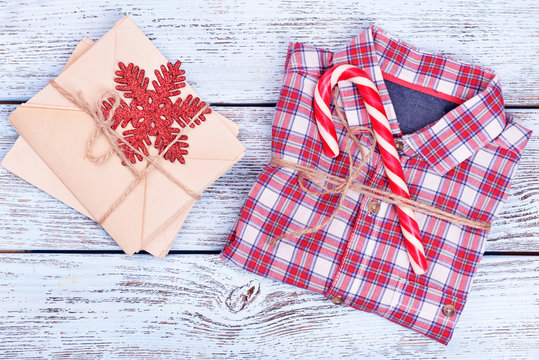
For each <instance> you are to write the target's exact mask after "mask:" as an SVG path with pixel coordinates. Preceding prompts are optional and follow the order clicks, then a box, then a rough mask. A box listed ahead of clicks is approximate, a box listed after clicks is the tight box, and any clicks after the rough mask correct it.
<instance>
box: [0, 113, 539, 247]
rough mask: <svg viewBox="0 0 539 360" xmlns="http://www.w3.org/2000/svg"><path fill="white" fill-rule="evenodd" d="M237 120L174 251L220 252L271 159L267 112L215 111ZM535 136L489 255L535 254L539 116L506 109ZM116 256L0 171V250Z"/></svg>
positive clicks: (59, 207) (6, 142)
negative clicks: (236, 150) (225, 156)
mask: <svg viewBox="0 0 539 360" xmlns="http://www.w3.org/2000/svg"><path fill="white" fill-rule="evenodd" d="M14 108H15V105H0V158H3V157H4V156H5V154H6V152H7V151H8V150H9V148H11V146H12V144H13V142H14V141H15V139H16V137H17V134H16V132H15V130H13V129H12V128H11V126H10V125H9V123H8V122H7V116H8V114H9V113H10V112H11V111H12V110H13V109H14ZM216 110H217V111H219V112H221V113H223V114H224V115H225V116H227V117H229V118H231V119H233V120H234V121H237V122H238V123H239V124H240V126H241V130H240V135H239V136H240V140H241V141H242V142H243V143H244V144H245V146H246V148H247V154H246V156H245V158H244V159H243V160H242V161H241V162H240V163H239V164H237V165H236V166H235V167H234V168H233V169H232V170H231V171H229V172H228V173H227V174H226V175H225V176H223V177H222V178H221V179H219V180H218V181H217V182H216V183H215V184H214V185H212V186H211V187H210V188H208V189H207V190H206V191H205V192H204V194H203V197H202V200H201V201H199V202H198V203H197V204H196V205H195V207H194V208H193V210H192V211H191V213H190V215H189V218H188V219H187V221H186V223H185V224H184V227H183V228H182V230H181V232H180V234H179V235H178V238H177V239H176V243H175V244H174V247H173V249H176V250H186V249H189V250H194V249H203V250H218V249H221V248H222V246H223V243H224V239H225V237H226V234H227V233H228V232H229V231H230V229H231V227H232V224H233V222H234V220H235V219H236V216H237V214H238V212H239V209H240V207H241V206H242V204H243V201H245V197H246V196H247V194H248V192H249V190H250V188H251V186H252V184H253V183H254V182H255V180H256V177H257V175H258V173H259V172H260V170H261V169H262V167H263V166H264V165H265V164H266V163H267V162H268V160H269V156H270V154H269V152H270V145H271V140H270V137H271V123H272V120H273V113H274V109H273V108H256V107H216ZM511 112H512V113H513V114H515V115H516V116H518V117H519V118H521V119H523V120H524V121H525V123H526V125H527V126H528V127H529V128H531V129H532V130H534V135H533V138H532V139H531V140H530V143H529V145H528V148H527V149H526V150H525V153H524V155H523V159H522V161H521V163H520V166H519V168H518V172H517V175H516V179H515V182H514V185H513V188H512V190H511V195H510V197H509V199H508V201H507V203H506V205H505V206H504V208H503V210H502V212H501V214H500V216H499V217H498V219H497V220H496V221H495V223H494V226H493V228H492V231H491V234H490V240H491V241H490V242H489V244H488V245H487V250H491V251H494V250H496V251H539V243H538V242H537V241H536V240H537V238H538V237H539V217H538V211H539V208H538V204H539V183H538V182H537V173H538V172H539V164H538V163H537V161H536V159H537V158H538V156H539V110H518V111H516V110H511ZM57 248H60V249H80V250H82V249H93V250H96V249H109V250H110V249H119V248H118V247H117V246H116V244H115V243H114V242H113V241H112V240H111V239H110V237H109V236H108V235H107V234H106V233H105V232H104V231H103V230H102V229H101V228H99V227H98V226H97V225H96V224H95V223H94V222H93V221H91V220H89V219H88V218H86V217H84V216H82V215H80V214H78V213H77V212H75V211H74V210H72V209H71V208H69V207H67V206H65V205H64V204H62V203H60V202H59V201H57V200H55V199H54V198H52V197H50V196H49V195H47V194H45V193H43V192H41V191H40V190H38V189H36V188H34V187H33V186H32V185H30V184H28V183H26V182H25V181H23V180H21V179H19V178H17V177H16V176H14V175H12V174H10V173H8V172H7V171H6V170H5V169H3V168H0V249H4V250H5V249H10V250H14V249H18V250H21V249H22V250H25V249H26V250H29V249H57Z"/></svg>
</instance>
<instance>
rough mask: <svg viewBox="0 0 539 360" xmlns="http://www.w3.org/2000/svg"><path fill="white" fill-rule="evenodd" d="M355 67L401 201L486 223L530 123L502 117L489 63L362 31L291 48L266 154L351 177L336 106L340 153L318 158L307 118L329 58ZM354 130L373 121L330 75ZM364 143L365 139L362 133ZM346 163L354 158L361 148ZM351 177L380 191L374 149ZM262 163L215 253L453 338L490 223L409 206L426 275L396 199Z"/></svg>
mask: <svg viewBox="0 0 539 360" xmlns="http://www.w3.org/2000/svg"><path fill="white" fill-rule="evenodd" d="M338 64H352V65H356V66H358V67H360V68H362V69H364V70H365V71H366V72H367V73H368V74H369V76H370V77H371V79H372V80H373V82H374V83H375V84H376V87H377V89H378V91H379V93H380V96H381V98H382V101H383V104H384V109H385V111H386V113H387V116H388V120H389V122H390V125H391V130H392V133H393V135H394V139H395V142H396V145H397V149H398V150H399V155H400V158H401V162H402V165H403V168H404V174H405V178H406V179H407V185H408V188H409V190H410V194H411V198H412V199H413V200H416V201H418V202H421V203H424V204H426V205H429V206H434V207H436V208H438V209H440V210H443V211H444V212H447V213H450V214H455V215H458V216H459V217H463V218H466V219H470V220H473V221H477V222H481V223H484V224H487V225H488V224H490V223H492V221H493V219H494V217H495V215H496V214H497V213H498V211H499V210H500V208H501V206H502V204H503V202H504V201H505V199H506V198H507V195H508V191H509V187H510V182H511V179H512V177H513V174H514V172H515V166H516V164H517V162H518V161H519V159H520V156H521V152H522V150H523V149H524V147H525V145H526V143H527V141H528V139H529V137H530V135H531V132H530V131H529V130H527V129H526V128H524V127H523V126H522V125H520V124H519V123H517V122H516V121H515V120H514V119H513V117H512V116H511V115H509V114H507V113H505V110H504V105H503V98H502V92H501V88H500V83H499V79H498V76H497V75H496V74H495V73H494V72H493V71H491V70H489V69H486V68H483V67H479V66H475V65H470V64H466V63H463V62H460V61H456V60H453V59H450V58H448V57H445V56H442V55H436V54H431V53H428V52H424V51H421V50H418V49H416V48H414V47H412V46H410V45H408V44H406V43H404V42H402V41H400V40H398V39H397V38H395V37H393V36H391V35H389V34H388V33H386V32H385V31H383V30H382V29H380V28H378V27H376V26H371V27H370V28H369V29H367V30H365V31H363V32H362V33H361V34H360V35H359V36H357V37H356V38H355V39H353V40H352V41H351V42H350V43H348V44H346V45H345V46H344V47H343V48H341V49H340V50H338V51H337V52H334V53H333V52H331V51H328V50H324V49H319V48H315V47H311V46H306V45H302V44H298V43H295V44H291V45H290V47H289V50H288V54H287V58H286V65H285V75H284V81H283V86H282V90H281V93H280V98H279V101H278V103H277V108H276V114H275V120H274V124H273V131H272V136H273V139H272V157H274V158H278V159H282V160H286V161H288V162H292V163H296V164H299V165H302V166H309V167H311V168H313V169H316V170H318V171H322V172H324V173H328V174H331V175H335V176H339V177H343V178H344V177H346V176H348V169H349V164H348V152H347V148H346V146H345V144H344V137H345V133H346V131H345V129H344V127H343V126H342V124H341V123H340V122H339V120H338V118H337V116H336V112H335V109H334V107H332V111H333V115H334V120H335V124H336V127H337V135H338V138H339V140H340V141H339V144H340V155H339V156H338V157H337V158H335V159H331V158H329V157H327V156H326V155H324V153H323V150H322V142H321V140H320V137H319V135H318V131H317V128H316V123H315V121H314V114H313V94H314V89H315V86H316V83H317V81H318V79H319V78H320V76H321V75H322V74H323V73H324V72H325V71H326V70H328V69H329V68H331V67H332V66H333V65H338ZM339 88H340V90H339V94H340V96H339V98H340V100H339V102H338V104H337V106H341V107H342V108H343V109H344V113H345V115H346V118H347V121H348V123H349V124H350V126H370V121H369V117H368V114H367V112H366V110H365V107H364V104H363V102H362V100H361V96H360V95H359V92H358V90H357V89H356V87H355V86H354V85H353V84H351V83H350V82H346V81H345V82H341V83H340V84H339ZM358 137H359V141H360V143H361V145H362V147H364V148H365V149H368V148H369V146H370V144H372V138H371V137H370V136H369V135H368V134H365V133H362V134H359V135H358ZM350 149H351V150H350V151H351V152H352V154H351V155H352V158H353V159H354V162H355V163H356V164H358V163H359V162H360V161H361V155H360V151H359V149H358V148H357V146H355V145H353V146H351V147H350ZM356 181H357V182H359V183H362V184H365V185H368V186H370V187H373V188H377V189H381V190H385V191H389V188H388V181H387V177H386V175H385V172H384V167H383V164H382V161H381V157H380V152H379V150H378V148H376V149H375V152H374V154H373V155H372V157H370V158H369V159H368V161H367V162H366V164H365V165H364V166H363V167H362V170H361V173H360V175H359V176H358V177H357V179H356ZM304 182H305V186H306V187H307V189H312V190H313V191H312V192H311V191H308V192H306V191H304V190H302V189H301V188H300V186H299V185H298V173H297V171H294V170H292V169H290V168H288V167H278V166H276V165H274V164H272V163H270V164H268V165H267V166H265V167H264V169H263V171H262V173H261V174H260V175H259V177H258V180H257V182H256V183H255V185H254V187H253V188H252V190H251V192H250V194H249V196H248V198H247V200H246V202H245V205H244V206H243V208H242V209H241V212H240V214H239V218H238V220H237V222H236V224H235V226H234V228H233V230H232V232H231V234H230V236H229V238H228V243H227V245H226V246H225V248H224V250H223V252H222V254H221V256H222V257H223V258H225V259H229V260H230V261H232V262H233V263H235V264H237V265H239V266H241V267H242V268H244V269H246V270H248V271H251V272H253V273H256V274H260V275H263V276H267V277H271V278H274V279H277V280H281V281H283V282H287V283H290V284H293V285H296V286H299V287H302V288H305V289H309V290H313V291H316V292H319V293H322V294H324V295H325V296H326V297H327V298H329V299H331V300H332V301H333V303H335V304H346V305H349V306H352V307H354V308H356V309H359V310H363V311H368V312H373V313H376V314H378V315H380V316H383V317H385V318H387V319H389V320H391V321H393V322H395V323H398V324H400V325H402V326H405V327H407V328H410V329H413V330H415V331H417V332H419V333H421V334H424V335H426V336H428V337H430V338H432V339H435V340H437V341H439V342H441V343H444V344H447V343H448V342H449V340H450V339H451V336H452V334H453V330H454V327H455V324H456V322H457V320H458V319H459V317H460V315H461V313H462V310H463V307H464V304H465V302H466V298H467V295H468V291H469V289H470V286H471V283H472V278H473V275H474V273H475V272H476V270H477V266H478V264H479V261H480V259H481V257H482V255H483V253H484V250H485V243H486V238H487V234H488V230H485V229H477V228H473V227H471V226H468V225H460V224H458V223H455V222H452V221H448V220H445V219H441V218H440V217H436V216H431V215H427V214H424V213H421V212H417V214H416V215H417V220H418V223H419V228H420V231H421V236H422V237H421V241H422V243H423V245H424V247H425V253H426V258H427V264H428V270H427V273H426V274H425V275H421V276H416V275H415V274H414V273H413V271H412V269H411V267H410V264H409V260H408V257H407V252H406V248H405V246H404V243H403V236H402V233H401V230H400V226H399V220H398V217H397V213H396V210H395V207H394V206H393V205H391V204H389V203H387V202H384V201H380V200H377V199H374V198H372V197H370V196H368V195H361V194H359V193H357V192H355V191H353V190H350V191H348V192H347V193H346V194H345V195H344V196H345V199H344V202H343V204H342V206H341V207H340V208H339V209H338V212H337V214H336V216H335V218H334V219H333V220H332V221H331V222H330V223H329V224H328V225H327V226H325V227H324V228H323V229H321V230H319V231H317V232H313V233H310V234H305V235H302V236H299V237H287V238H284V239H282V240H280V241H279V242H277V244H276V245H275V246H270V241H271V239H273V238H275V237H278V236H280V235H283V234H286V233H289V232H293V231H298V230H302V229H305V228H310V227H314V226H316V225H317V224H320V223H321V222H323V221H324V220H325V219H327V218H328V217H330V216H331V215H332V213H333V211H335V209H336V208H337V204H338V202H339V195H338V194H331V193H330V194H321V195H317V194H316V191H317V190H319V189H318V186H317V185H316V184H314V183H313V182H311V181H309V180H304Z"/></svg>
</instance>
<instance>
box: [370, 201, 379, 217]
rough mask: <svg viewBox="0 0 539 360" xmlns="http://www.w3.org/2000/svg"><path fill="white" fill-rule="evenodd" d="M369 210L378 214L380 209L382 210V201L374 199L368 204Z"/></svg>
mask: <svg viewBox="0 0 539 360" xmlns="http://www.w3.org/2000/svg"><path fill="white" fill-rule="evenodd" d="M367 210H369V212H370V213H372V214H378V211H380V203H379V202H378V201H376V200H372V201H371V202H370V203H369V204H368V205H367Z"/></svg>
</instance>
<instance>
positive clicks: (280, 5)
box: [0, 0, 539, 359]
mask: <svg viewBox="0 0 539 360" xmlns="http://www.w3.org/2000/svg"><path fill="white" fill-rule="evenodd" d="M91 3H94V2H89V1H74V0H68V1H46V2H45V1H42V2H32V1H24V2H22V1H21V2H19V1H0V158H3V156H4V155H5V154H6V152H7V151H8V150H9V148H10V147H11V146H12V144H13V142H14V141H15V139H16V137H17V134H16V132H15V131H14V130H13V129H12V128H11V127H10V125H9V124H8V121H7V117H8V115H9V114H10V112H11V111H13V109H14V108H15V107H16V106H17V105H18V104H19V103H20V102H23V101H25V100H27V99H28V98H30V97H31V96H32V95H33V94H34V93H36V92H37V91H38V90H39V89H41V88H42V87H43V86H44V85H45V84H46V83H47V81H48V80H49V79H51V78H54V77H55V76H56V75H57V74H58V73H59V71H60V70H61V68H62V66H63V64H64V63H65V62H66V60H67V58H68V56H69V54H70V53H71V51H72V50H73V48H74V46H75V44H76V43H77V42H78V41H79V40H80V39H81V38H82V37H83V36H88V37H90V38H92V39H98V38H99V37H101V36H102V35H103V34H104V33H105V32H106V31H107V30H108V29H109V28H110V27H111V26H112V25H113V24H114V23H115V22H116V21H117V20H119V19H120V18H121V17H122V16H123V15H124V14H127V15H130V16H132V17H133V19H134V20H135V21H136V22H137V24H138V25H139V26H140V27H141V28H142V30H143V31H144V32H145V33H146V34H147V35H148V36H149V37H150V38H151V39H152V40H153V41H154V42H155V44H156V45H157V47H158V48H159V49H160V50H161V51H162V52H163V53H164V54H165V56H167V57H168V58H169V59H171V60H173V59H181V60H182V61H183V62H184V65H183V66H184V67H185V68H186V70H187V71H188V76H189V81H190V82H191V84H192V85H193V86H194V87H195V88H196V89H197V91H198V92H199V93H200V94H201V96H202V97H203V98H204V99H206V100H208V101H209V102H211V103H213V104H214V105H215V109H216V110H218V111H220V112H222V113H223V114H225V115H226V116H228V117H230V118H231V119H233V120H235V121H237V122H238V123H239V124H240V125H241V131H240V138H241V140H242V141H243V143H244V144H245V145H246V147H247V155H246V157H245V159H244V160H243V161H242V162H240V163H239V164H237V165H236V166H235V167H234V168H233V169H232V170H231V171H230V172H229V173H228V174H227V175H225V176H224V177H223V178H221V179H220V180H219V181H217V183H215V184H214V185H213V186H212V187H211V188H209V189H208V190H207V191H206V192H205V193H204V194H203V200H201V201H200V202H199V203H197V205H196V206H195V208H194V209H193V211H192V213H191V214H190V216H189V219H188V221H187V222H186V224H185V226H184V228H183V229H182V230H181V232H180V234H179V235H178V238H177V240H176V243H175V245H174V247H173V252H172V254H170V255H169V256H168V257H167V258H166V259H165V260H159V259H155V258H152V257H150V256H149V255H144V254H140V255H135V256H133V257H131V258H129V257H127V256H125V255H123V254H122V253H121V251H119V248H118V247H117V246H116V245H115V244H114V243H113V242H112V240H111V239H110V238H109V237H108V236H107V235H106V233H105V232H104V231H103V230H101V229H100V228H99V227H98V226H97V225H95V224H94V223H93V222H92V221H90V220H88V219H87V218H85V217H83V216H81V215H79V214H77V213H76V212H75V211H73V210H71V209H70V208H68V207H67V206H65V205H63V204H61V203H59V202H58V201H56V200H54V199H52V198H51V197H50V196H48V195H46V194H44V193H42V192H40V191H39V190H37V189H35V188H33V187H32V186H30V185H28V184H27V183H25V182H24V181H22V180H20V179H18V178H16V177H15V176H13V175H11V174H10V173H8V172H6V171H5V170H4V169H1V170H0V358H2V359H11V358H39V359H41V358H58V359H67V358H73V359H83V358H129V359H134V358H144V359H157V358H179V359H184V358H197V359H199V358H200V359H206V358H208V359H214V358H223V359H228V358H249V359H258V358H277V359H281V358H282V359H284V358H294V359H301V358H374V359H380V358H411V359H421V358H425V359H427V358H429V359H430V358H461V359H470V358H473V359H479V358H515V359H523V358H530V359H537V358H539V274H538V268H539V257H538V255H539V241H538V239H539V220H538V219H539V218H538V211H539V181H538V176H539V175H538V172H539V163H538V161H537V160H538V155H539V69H538V65H537V63H538V55H539V25H538V24H537V17H538V16H539V6H538V5H537V2H536V1H533V0H530V1H516V0H506V1H503V0H485V1H474V2H470V1H444V2H440V1H432V2H429V1H426V0H421V1H419V0H418V1H412V0H407V1H389V0H385V1H372V0H371V1H364V2H350V1H343V0H340V1H320V2H315V1H293V0H289V1H286V0H280V1H277V0H272V1H270V0H268V1H266V2H264V1H261V0H256V1H254V0H253V1H247V0H246V1H232V0H228V1H218V0H213V1H205V2H203V1H198V2H197V1H192V0H191V1H176V2H173V3H172V2H171V3H170V4H164V3H166V2H152V1H142V2H138V3H136V4H135V3H134V2H129V3H122V2H119V1H106V2H99V4H97V2H95V4H91ZM472 3H473V5H472ZM373 23H374V24H377V25H379V26H380V27H382V28H383V29H385V30H387V31H389V32H390V33H393V34H395V35H398V36H399V37H401V38H402V39H404V40H406V41H408V42H409V43H411V44H413V45H416V46H417V47H419V48H422V49H425V50H430V51H434V52H441V53H444V54H447V55H450V56H453V57H455V58H458V59H461V60H464V61H468V62H473V63H478V64H482V65H485V66H487V67H490V68H493V69H495V70H496V71H497V72H498V73H499V75H500V78H501V81H502V85H503V88H504V95H505V100H506V105H507V107H508V111H510V112H511V113H513V114H515V115H516V116H517V117H519V118H521V119H523V120H524V121H525V122H526V124H527V126H528V127H529V128H531V129H533V130H534V131H535V134H534V136H533V138H532V139H531V141H530V143H529V145H528V148H527V149H526V150H525V153H524V156H523V159H522V162H521V165H520V167H519V170H518V172H517V176H516V180H515V182H514V186H513V188H512V190H511V195H510V197H509V200H508V203H507V204H506V206H505V208H504V210H503V212H502V213H501V214H500V216H499V219H497V220H496V222H495V226H494V227H493V229H492V232H491V235H490V238H489V243H488V245H487V254H486V255H485V257H484V259H483V261H482V263H481V266H480V268H479V272H478V274H477V278H476V281H475V283H474V285H473V287H472V292H471V295H470V298H469V300H468V303H467V306H466V308H465V310H464V313H463V316H462V318H461V320H460V322H459V324H458V326H457V328H456V332H455V335H454V338H453V340H452V341H451V343H450V344H449V345H448V346H443V345H440V344H438V343H436V342H434V341H431V340H428V339H427V338H425V337H423V336H421V335H418V334H416V333H414V332H412V331H409V330H406V329H404V328H401V327H399V326H397V325H394V324H391V323H390V322H388V321H387V320H384V319H382V318H379V317H377V316H375V315H372V314H367V313H363V312H359V311H355V310H351V309H349V308H346V307H340V306H335V305H333V304H331V302H329V301H327V300H326V299H325V298H324V297H323V296H321V295H318V294H314V293H311V292H307V291H303V290H300V289H298V288H295V287H292V286H289V285H285V284H281V283H278V282H275V281H272V280H268V279H264V278H261V277H257V276H254V275H252V274H249V273H246V272H243V271H240V270H238V269H236V268H235V267H230V266H229V265H226V264H223V263H221V262H220V260H219V259H218V255H217V254H218V252H219V250H220V249H221V248H222V246H223V243H224V237H225V235H226V234H227V232H228V231H229V230H230V228H231V226H232V223H233V221H234V219H235V216H236V215H237V213H238V211H239V208H240V206H241V204H242V202H243V200H244V199H245V196H246V194H247V192H248V190H249V188H250V186H251V185H252V183H253V182H254V180H255V178H256V175H257V173H258V172H259V171H260V169H261V168H262V166H263V165H264V164H265V163H266V162H267V160H268V158H269V146H270V133H271V122H272V116H273V111H274V109H273V106H274V103H275V102H276V99H277V94H278V90H279V85H280V82H281V79H282V67H283V65H284V56H285V52H286V48H287V45H288V43H289V42H290V41H300V42H304V43H309V44H313V45H318V46H323V47H327V48H330V49H335V48H336V47H338V46H339V45H340V44H342V43H344V42H345V41H347V40H349V39H351V38H352V37H353V36H355V35H356V34H358V33H359V32H360V31H362V30H363V29H364V28H365V27H367V26H369V25H370V24H373Z"/></svg>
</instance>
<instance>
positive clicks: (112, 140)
mask: <svg viewBox="0 0 539 360" xmlns="http://www.w3.org/2000/svg"><path fill="white" fill-rule="evenodd" d="M50 84H51V85H52V86H53V87H54V88H55V89H56V90H58V92H60V94H62V95H63V96H64V97H65V98H66V99H68V100H69V101H71V102H72V103H73V104H75V105H76V106H77V107H78V108H80V109H81V110H83V111H84V112H85V113H87V114H88V115H90V117H91V118H92V119H93V120H94V122H95V124H96V130H95V131H94V132H93V133H92V135H91V136H90V138H89V139H88V142H87V143H86V158H87V159H88V160H90V161H92V162H95V163H98V164H101V163H104V162H105V161H107V160H108V159H109V158H110V156H111V155H112V154H116V155H117V156H118V157H119V158H120V159H121V160H122V161H123V163H124V164H125V165H126V166H127V167H128V168H129V170H130V171H131V172H132V173H133V175H134V176H135V179H134V180H133V182H131V184H129V186H128V187H127V188H126V189H125V190H124V191H123V192H122V194H121V195H120V196H119V197H118V198H117V199H116V200H115V201H114V202H113V203H112V204H111V206H110V207H109V208H108V209H107V211H105V213H104V214H103V215H102V216H101V217H100V218H99V219H98V220H97V223H98V224H99V225H102V224H103V222H104V221H105V220H106V219H107V218H108V217H109V216H110V214H112V212H113V211H114V210H115V209H116V208H117V207H118V205H120V204H121V203H122V202H123V201H124V200H125V198H126V197H127V196H128V195H129V194H130V193H131V191H133V189H134V188H135V187H136V186H137V185H138V184H139V183H140V181H141V180H142V179H144V178H145V177H146V175H147V174H148V173H149V172H150V171H151V170H152V169H153V168H156V169H157V170H158V171H159V172H160V173H162V174H163V175H165V176H166V177H167V178H168V179H169V180H170V181H172V182H173V183H174V184H176V185H177V186H179V187H180V188H181V189H182V190H183V191H185V192H186V193H187V194H188V195H189V196H190V197H191V198H193V199H194V200H199V199H200V194H198V193H195V192H194V191H192V190H191V189H189V188H188V187H187V186H185V185H184V184H182V183H181V182H180V181H179V180H178V179H176V178H175V177H174V176H173V175H172V174H171V173H170V172H168V171H167V170H165V169H164V168H163V167H162V166H161V165H159V163H158V161H159V157H158V156H147V155H145V154H144V153H143V152H141V151H140V150H138V149H135V148H134V147H133V146H132V145H131V144H130V143H129V142H127V141H125V140H124V139H123V137H121V136H120V135H119V134H118V133H117V132H116V131H115V130H113V129H112V124H113V116H114V111H116V109H117V108H118V106H120V95H118V93H116V92H115V91H110V90H109V91H107V92H105V93H104V94H103V95H102V96H101V97H100V98H99V99H98V101H97V104H96V106H95V108H93V107H92V106H91V105H90V104H88V102H87V101H86V100H84V97H83V96H82V93H81V92H80V91H78V92H77V96H73V95H72V94H71V93H70V92H69V91H67V90H66V89H64V88H63V87H62V86H61V85H59V84H58V83H57V82H56V81H55V80H51V81H50ZM105 101H109V103H111V104H112V107H111V109H110V111H109V113H108V116H105V114H103V107H102V104H103V102H105ZM207 108H208V105H205V106H203V107H202V108H201V109H200V110H199V112H198V113H197V114H195V116H193V117H192V118H191V119H189V122H188V123H187V124H186V126H185V128H187V125H189V124H190V123H191V122H192V121H193V120H195V119H197V118H198V117H199V116H200V115H201V114H202V113H203V112H204V111H205V110H206V109H207ZM100 135H103V136H104V137H105V139H107V141H108V143H109V145H110V147H111V148H110V150H109V151H108V152H106V153H105V154H103V155H99V156H95V155H94V154H93V151H92V149H93V147H94V145H95V142H96V140H97V138H98V137H99V136H100ZM181 135H183V133H182V131H179V132H178V134H177V135H176V138H175V139H174V140H173V141H172V142H171V143H170V144H169V145H168V146H167V147H165V149H164V150H163V151H162V152H163V153H166V152H167V150H168V149H169V148H170V147H171V146H172V145H174V143H175V142H176V141H178V140H179V138H180V136H181ZM119 144H122V145H126V146H127V147H129V148H130V149H131V150H133V151H134V152H135V153H137V154H139V155H140V156H141V157H142V158H143V159H144V160H146V161H147V162H148V163H149V164H148V165H147V166H146V168H145V169H144V170H142V171H138V170H137V169H136V168H135V166H134V165H133V164H132V163H131V162H130V161H129V160H128V159H127V157H126V156H125V154H124V152H123V151H122V149H121V148H120V146H119Z"/></svg>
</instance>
